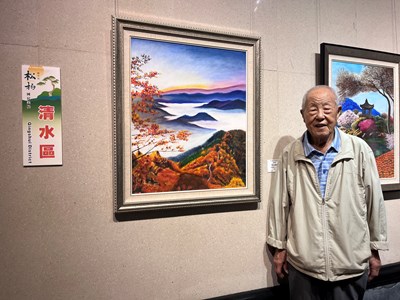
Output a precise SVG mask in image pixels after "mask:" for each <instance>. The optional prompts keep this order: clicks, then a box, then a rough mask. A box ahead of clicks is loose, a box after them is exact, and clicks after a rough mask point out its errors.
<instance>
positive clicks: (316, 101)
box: [301, 87, 340, 143]
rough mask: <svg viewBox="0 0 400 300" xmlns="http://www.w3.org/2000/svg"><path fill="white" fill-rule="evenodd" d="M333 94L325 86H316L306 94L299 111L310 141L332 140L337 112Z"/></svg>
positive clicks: (337, 108)
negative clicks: (301, 108)
mask: <svg viewBox="0 0 400 300" xmlns="http://www.w3.org/2000/svg"><path fill="white" fill-rule="evenodd" d="M339 110H340V109H339V107H338V106H337V104H336V102H335V96H334V94H333V93H332V92H331V91H330V90H329V89H327V88H323V87H321V88H317V89H315V90H313V91H311V92H310V93H309V94H308V97H307V100H306V103H305V107H304V109H303V110H302V111H301V114H302V116H303V120H304V123H305V124H306V127H307V130H308V132H309V133H310V135H311V138H312V141H311V142H312V143H321V142H327V141H329V140H333V137H334V130H335V126H336V121H337V115H338V113H339Z"/></svg>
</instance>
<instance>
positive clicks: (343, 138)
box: [293, 130, 354, 162]
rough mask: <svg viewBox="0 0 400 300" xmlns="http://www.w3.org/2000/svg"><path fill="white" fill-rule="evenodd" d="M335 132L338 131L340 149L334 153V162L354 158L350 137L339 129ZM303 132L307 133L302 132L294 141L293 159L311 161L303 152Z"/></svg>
mask: <svg viewBox="0 0 400 300" xmlns="http://www.w3.org/2000/svg"><path fill="white" fill-rule="evenodd" d="M337 132H339V135H340V143H341V145H340V150H339V152H338V154H337V155H336V157H335V159H334V160H333V162H336V161H338V160H342V159H353V158H354V150H353V147H352V141H351V138H350V137H349V136H348V134H346V133H344V132H343V131H341V130H338V131H337ZM305 134H307V131H306V132H304V134H303V135H302V136H301V137H300V138H298V139H297V140H296V141H295V142H294V149H293V150H294V160H295V161H298V160H305V161H309V162H311V160H310V159H309V158H307V157H306V156H305V153H304V148H303V138H304V135H305Z"/></svg>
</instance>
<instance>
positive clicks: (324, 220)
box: [312, 164, 330, 279]
mask: <svg viewBox="0 0 400 300" xmlns="http://www.w3.org/2000/svg"><path fill="white" fill-rule="evenodd" d="M312 166H313V167H314V164H312ZM314 174H315V182H316V185H315V186H316V187H317V189H318V193H319V194H320V196H321V199H322V216H321V217H322V230H323V235H324V237H323V238H324V241H323V246H324V252H325V276H326V279H329V277H330V275H329V272H330V268H329V261H330V259H329V246H328V240H329V239H328V220H327V217H326V201H325V195H322V194H321V189H320V186H319V185H320V183H319V180H318V174H317V170H316V169H315V167H314ZM328 179H329V173H328V177H327V178H326V182H327V186H326V188H325V193H326V190H327V187H328V182H329V180H328Z"/></svg>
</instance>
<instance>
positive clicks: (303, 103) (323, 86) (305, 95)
mask: <svg viewBox="0 0 400 300" xmlns="http://www.w3.org/2000/svg"><path fill="white" fill-rule="evenodd" d="M320 88H326V89H328V90H330V91H331V92H332V94H333V95H334V96H335V103H336V105H338V96H337V94H336V92H335V90H334V89H333V88H332V87H330V86H328V85H316V86H314V87H312V88H311V89H309V90H308V91H307V92H306V93H305V94H304V96H303V102H302V103H301V109H302V110H304V108H305V106H306V102H307V98H308V95H309V94H310V93H311V92H313V91H314V90H317V89H320Z"/></svg>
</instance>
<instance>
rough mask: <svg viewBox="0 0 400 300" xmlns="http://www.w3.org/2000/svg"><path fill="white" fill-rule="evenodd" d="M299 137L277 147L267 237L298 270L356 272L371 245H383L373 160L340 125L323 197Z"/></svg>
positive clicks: (324, 276)
mask: <svg viewBox="0 0 400 300" xmlns="http://www.w3.org/2000/svg"><path fill="white" fill-rule="evenodd" d="M302 140H303V137H301V138H299V139H297V140H295V141H294V142H292V143H291V144H289V145H288V146H286V148H285V149H284V151H283V154H282V156H281V160H280V163H279V167H278V170H277V172H276V173H275V174H274V178H273V180H272V184H271V192H270V199H269V213H268V214H269V217H268V237H267V243H268V244H269V245H271V246H273V247H275V248H278V249H286V250H287V254H288V255H287V260H288V262H289V263H290V264H291V265H292V266H293V267H294V268H296V269H297V270H299V271H300V272H303V273H304V274H307V275H309V276H312V277H314V278H317V279H321V280H329V281H336V280H342V279H347V278H351V277H355V276H359V275H361V274H362V273H363V272H364V271H365V270H366V269H367V268H368V261H369V257H370V256H371V249H375V250H387V249H388V243H387V234H386V212H385V205H384V200H383V195H382V190H381V184H380V179H379V175H378V172H377V168H376V162H375V158H374V155H373V153H372V150H371V148H370V147H369V146H368V145H367V143H365V142H364V141H363V140H362V139H360V138H358V137H355V136H351V135H347V134H345V133H343V132H341V131H340V140H341V148H340V151H339V153H338V154H337V155H336V157H335V159H334V161H333V162H332V166H331V168H330V170H329V173H328V178H327V185H326V192H325V198H323V197H322V196H321V193H320V189H319V183H318V176H317V173H316V171H315V168H314V165H313V164H312V162H311V160H310V159H308V158H306V157H305V156H304V150H303V143H302Z"/></svg>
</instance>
